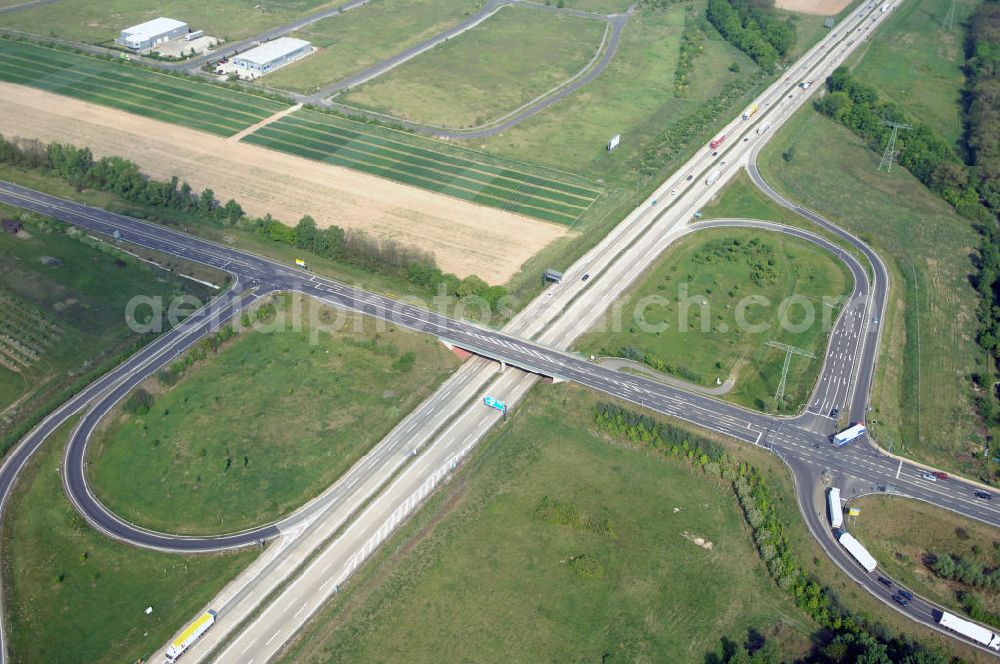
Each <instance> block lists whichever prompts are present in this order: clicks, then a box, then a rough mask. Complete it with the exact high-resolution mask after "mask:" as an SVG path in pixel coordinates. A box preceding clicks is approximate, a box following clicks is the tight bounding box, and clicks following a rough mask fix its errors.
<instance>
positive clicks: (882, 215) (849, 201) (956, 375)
mask: <svg viewBox="0 0 1000 664" xmlns="http://www.w3.org/2000/svg"><path fill="white" fill-rule="evenodd" d="M792 145H794V146H795V147H796V151H795V156H794V158H793V160H792V161H791V162H786V161H785V160H784V159H782V157H781V153H782V152H784V151H785V150H786V149H787V148H788V147H789V146H792ZM878 161H879V155H878V154H875V153H874V152H872V151H870V150H868V148H867V147H865V145H864V144H863V143H862V141H861V140H860V139H858V138H856V137H854V136H853V135H852V134H851V133H850V132H849V131H848V130H847V129H845V128H844V127H842V126H840V125H837V124H835V123H834V122H832V121H831V120H829V119H827V118H825V117H822V116H820V115H819V114H818V113H816V112H815V111H814V110H812V109H811V108H808V107H807V108H803V109H802V110H800V111H799V112H798V113H797V114H796V115H795V116H794V117H793V118H792V119H791V120H790V121H789V122H788V123H787V124H786V125H785V126H784V127H783V128H782V130H781V132H780V133H779V134H778V136H777V137H775V138H774V139H773V140H772V141H771V143H769V144H768V146H767V147H766V148H765V149H764V151H763V152H762V153H761V169H762V171H763V172H764V174H765V176H766V177H767V179H768V181H769V182H771V183H772V184H773V185H775V186H776V187H777V188H778V189H779V190H780V191H782V192H783V193H785V194H786V195H787V196H788V197H789V198H790V199H791V200H794V201H796V202H797V203H800V204H802V205H804V206H806V207H809V208H812V209H814V210H816V211H817V212H819V213H820V214H823V215H824V216H826V217H827V218H829V219H831V220H832V221H834V222H835V223H838V224H840V225H842V226H843V227H845V228H847V229H849V230H851V231H853V232H854V233H857V234H858V235H859V236H860V237H861V238H862V239H864V240H865V241H867V242H869V243H870V244H871V245H872V246H873V247H874V248H875V249H876V251H878V252H879V254H880V255H881V256H882V258H883V259H884V260H885V261H886V263H887V265H888V267H889V269H890V286H891V297H890V301H889V310H888V311H887V313H886V315H885V317H884V319H883V321H882V325H883V331H882V346H883V347H882V352H881V355H880V357H879V361H878V366H877V370H876V380H875V385H874V388H873V394H872V405H873V412H872V414H871V416H870V418H869V422H872V421H873V420H874V421H877V426H875V427H874V430H875V434H876V436H878V437H879V440H880V441H881V442H882V443H883V444H885V445H888V441H889V439H890V438H891V439H893V440H894V441H895V445H896V449H897V450H899V449H902V450H903V452H904V453H905V454H906V455H908V456H912V457H914V458H917V459H920V460H923V461H926V462H928V463H931V464H934V465H939V466H941V467H944V468H947V469H951V470H953V471H960V472H963V473H967V474H974V473H975V468H976V462H975V460H974V459H973V458H972V456H971V455H972V453H973V452H974V451H978V450H980V449H981V447H980V445H981V443H982V441H981V439H980V433H979V432H978V430H977V424H976V418H975V417H974V415H973V413H972V396H973V395H972V389H971V384H970V379H969V375H970V373H971V372H973V371H976V370H977V369H978V368H980V367H981V366H982V363H983V362H985V356H984V353H983V351H982V350H980V348H979V347H978V346H977V345H976V343H975V339H974V336H975V329H976V322H975V312H976V307H977V296H976V294H975V291H974V290H973V289H972V287H971V286H970V285H969V275H970V274H971V272H972V269H973V268H972V263H971V261H970V259H969V256H970V254H971V253H972V252H973V251H974V247H975V246H977V244H978V242H979V238H978V236H977V234H976V233H975V231H974V230H973V229H972V225H971V223H970V222H969V221H968V220H965V219H963V218H961V217H959V216H958V215H957V214H955V212H954V211H953V210H952V208H951V207H950V206H948V205H947V204H946V203H945V202H943V201H942V200H940V199H939V198H938V197H937V196H935V195H934V194H932V193H930V192H929V191H928V190H927V189H926V188H925V187H924V186H923V185H922V184H920V182H918V181H917V180H916V179H915V178H914V177H913V176H911V175H910V174H909V173H908V172H907V171H906V170H905V169H902V168H894V169H893V170H892V174H891V175H886V174H883V173H877V172H876V167H877V165H878ZM900 445H902V447H900Z"/></svg>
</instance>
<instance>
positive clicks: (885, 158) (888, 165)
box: [877, 120, 913, 173]
mask: <svg viewBox="0 0 1000 664" xmlns="http://www.w3.org/2000/svg"><path fill="white" fill-rule="evenodd" d="M882 124H884V125H888V126H890V127H892V135H891V136H889V144H888V145H886V146H885V152H883V153H882V161H880V162H879V163H878V169H877V170H880V171H881V170H882V167H883V166H885V172H886V173H892V158H893V157H894V156H896V135H897V134H899V130H900V129H913V126H912V125H908V124H903V123H901V122H889V121H888V120H882Z"/></svg>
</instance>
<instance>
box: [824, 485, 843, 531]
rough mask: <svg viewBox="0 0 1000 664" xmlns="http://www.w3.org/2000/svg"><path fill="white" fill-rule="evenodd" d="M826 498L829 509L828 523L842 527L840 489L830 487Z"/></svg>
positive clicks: (835, 526)
mask: <svg viewBox="0 0 1000 664" xmlns="http://www.w3.org/2000/svg"><path fill="white" fill-rule="evenodd" d="M826 498H827V502H828V506H829V509H830V525H831V526H832V527H834V528H842V527H843V526H844V510H843V508H842V507H841V505H840V489H838V488H837V487H830V491H829V493H827V496H826Z"/></svg>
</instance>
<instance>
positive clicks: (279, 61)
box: [233, 37, 312, 78]
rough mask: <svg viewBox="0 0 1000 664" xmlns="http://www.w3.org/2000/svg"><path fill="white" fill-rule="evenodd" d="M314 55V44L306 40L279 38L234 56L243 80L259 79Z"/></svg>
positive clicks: (237, 69) (237, 70) (234, 61)
mask: <svg viewBox="0 0 1000 664" xmlns="http://www.w3.org/2000/svg"><path fill="white" fill-rule="evenodd" d="M310 53H312V44H310V43H309V42H307V41H305V40H304V39H295V38H293V37H279V38H278V39H275V40H274V41H269V42H267V43H265V44H261V45H260V46H258V47H257V48H252V49H250V50H249V51H247V52H246V53H240V54H239V55H234V56H233V65H235V67H236V72H237V73H238V74H239V75H240V76H241V77H243V78H257V77H259V76H263V75H264V74H266V73H268V72H271V71H274V70H275V69H278V68H279V67H283V66H285V65H287V64H288V63H290V62H295V61H296V60H298V59H299V58H301V57H304V56H306V55H309V54H310Z"/></svg>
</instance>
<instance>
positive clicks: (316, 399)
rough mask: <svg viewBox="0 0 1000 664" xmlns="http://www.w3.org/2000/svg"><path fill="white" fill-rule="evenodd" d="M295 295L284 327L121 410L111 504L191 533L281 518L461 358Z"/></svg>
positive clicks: (96, 451)
mask: <svg viewBox="0 0 1000 664" xmlns="http://www.w3.org/2000/svg"><path fill="white" fill-rule="evenodd" d="M285 301H286V303H285V304H284V305H283V306H282V308H283V310H284V311H285V322H284V323H283V324H280V325H278V324H276V325H275V329H274V330H273V331H246V332H242V333H241V334H240V335H239V336H238V337H237V338H236V340H235V341H232V342H230V343H229V344H228V345H227V346H225V347H224V348H223V350H221V351H220V352H219V353H218V354H217V355H210V356H209V358H208V359H207V360H205V361H203V363H202V364H199V365H195V367H194V368H192V369H189V370H188V371H187V372H186V373H185V374H184V375H183V376H182V378H181V380H180V382H179V383H178V384H177V385H176V386H175V387H173V388H171V389H168V390H167V391H165V392H164V393H163V394H160V395H159V396H158V397H157V400H156V403H155V404H154V405H153V407H152V409H151V410H150V411H149V413H147V414H145V415H119V416H118V417H117V418H116V420H114V422H113V423H112V424H111V426H110V427H109V428H108V429H107V430H105V431H104V432H102V434H101V435H100V436H98V437H97V438H96V439H95V440H94V442H92V444H91V453H90V457H89V458H90V467H89V472H90V477H91V481H92V487H93V490H94V492H95V493H96V495H97V496H99V497H100V499H101V500H102V501H103V502H104V503H105V504H106V505H107V506H108V507H109V508H110V509H111V510H112V511H114V512H116V513H117V514H119V515H120V516H122V517H123V518H125V519H127V520H129V521H131V522H133V523H138V524H140V525H142V526H145V527H148V528H153V529H156V530H162V531H166V532H172V533H173V532H177V533H187V534H195V533H219V532H232V531H237V530H242V529H245V528H248V527H251V526H254V525H259V524H262V523H265V522H269V521H273V520H275V519H277V518H278V517H280V516H282V515H284V514H286V513H288V512H290V511H292V510H294V509H295V508H297V507H298V506H300V505H302V504H303V503H305V502H306V501H308V500H309V499H311V498H313V497H314V496H316V495H318V494H319V493H320V492H321V491H322V490H323V489H325V488H326V487H327V486H329V485H330V484H332V483H333V482H334V480H336V479H337V478H338V477H340V475H342V474H343V473H344V472H345V471H346V470H347V469H348V468H350V467H351V466H352V465H353V464H354V463H355V462H356V461H357V460H358V459H359V458H360V457H361V456H362V455H364V453H365V452H367V451H368V450H369V449H370V448H371V447H372V446H373V445H375V444H376V443H378V442H379V441H380V440H381V439H382V438H383V437H384V436H385V435H386V434H387V433H388V432H389V430H390V429H391V428H392V427H393V426H395V425H396V423H397V422H398V421H399V420H401V419H402V418H403V417H404V416H405V415H407V414H408V413H409V412H410V410H411V409H412V408H413V407H414V406H416V405H417V404H418V403H420V402H421V401H422V400H423V399H424V398H425V397H426V396H428V395H429V394H430V393H431V392H432V391H433V390H434V389H435V388H436V387H437V386H438V385H439V384H440V383H441V382H442V381H443V380H444V379H445V378H446V377H447V376H448V375H450V374H451V372H452V371H453V370H454V369H455V368H456V367H457V366H458V360H457V358H455V357H454V356H453V355H452V354H451V353H450V352H448V350H447V349H445V348H444V347H443V346H442V345H441V344H440V343H438V342H437V340H436V339H434V338H433V337H429V336H426V335H418V334H415V333H412V332H409V331H406V330H402V329H399V328H396V327H394V326H389V327H387V326H386V325H385V324H382V323H379V322H377V321H375V320H374V319H372V318H368V317H360V316H355V315H351V316H346V315H345V314H338V313H337V312H336V311H334V310H332V309H329V308H326V307H320V306H319V305H317V304H315V303H313V302H311V301H303V300H300V299H298V298H292V297H288V298H285ZM297 303H298V304H297ZM296 307H300V310H301V311H303V312H304V313H303V314H302V315H301V316H299V315H298V314H296ZM312 320H315V321H316V323H310V321H312ZM295 326H299V327H300V329H298V330H296V329H295ZM333 330H336V331H333ZM331 331H332V333H331ZM150 389H151V390H152V389H155V386H151V387H150Z"/></svg>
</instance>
